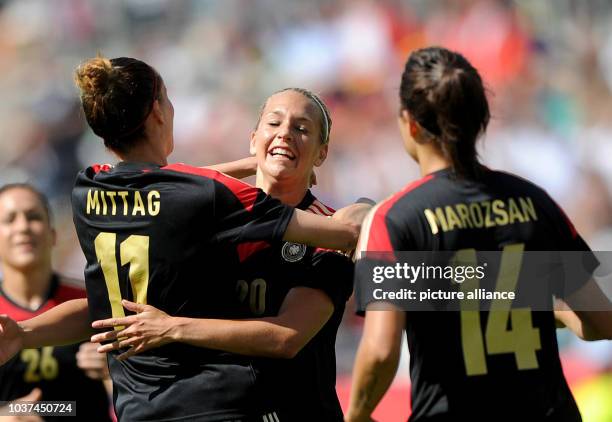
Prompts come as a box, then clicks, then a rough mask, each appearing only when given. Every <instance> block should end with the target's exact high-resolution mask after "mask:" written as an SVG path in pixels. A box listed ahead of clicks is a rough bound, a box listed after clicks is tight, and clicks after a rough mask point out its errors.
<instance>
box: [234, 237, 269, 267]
mask: <svg viewBox="0 0 612 422" xmlns="http://www.w3.org/2000/svg"><path fill="white" fill-rule="evenodd" d="M269 247H270V244H269V243H268V242H266V241H265V240H257V241H255V242H246V243H241V244H239V245H238V246H236V250H237V251H238V259H239V260H240V263H242V262H244V261H246V260H247V259H248V258H249V257H250V256H251V255H253V254H254V253H256V252H258V251H261V250H264V249H266V248H269Z"/></svg>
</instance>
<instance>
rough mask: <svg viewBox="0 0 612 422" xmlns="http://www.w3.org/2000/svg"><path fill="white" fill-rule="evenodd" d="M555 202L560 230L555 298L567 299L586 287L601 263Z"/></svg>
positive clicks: (554, 289)
mask: <svg viewBox="0 0 612 422" xmlns="http://www.w3.org/2000/svg"><path fill="white" fill-rule="evenodd" d="M552 202H553V206H554V211H555V218H556V220H557V221H556V222H555V224H556V226H557V227H558V229H559V248H558V250H559V255H558V259H559V262H560V265H559V266H558V267H557V270H558V271H557V273H556V275H555V278H556V280H555V281H554V287H553V292H554V294H555V296H558V297H562V298H564V297H567V296H569V295H571V294H572V293H574V292H575V291H577V290H579V289H580V288H581V287H582V286H584V285H585V284H586V283H587V282H588V281H589V280H590V279H591V278H592V277H593V273H594V272H595V270H596V269H597V267H599V265H600V262H599V260H598V259H597V257H596V256H595V254H594V253H593V252H592V251H591V248H590V247H589V245H588V244H587V243H586V242H585V241H584V239H583V238H582V236H580V234H578V232H577V231H576V229H575V227H574V225H573V224H572V222H571V221H570V219H569V218H568V217H567V215H566V214H565V212H564V211H563V209H562V208H561V207H560V206H559V205H557V204H556V203H554V201H552Z"/></svg>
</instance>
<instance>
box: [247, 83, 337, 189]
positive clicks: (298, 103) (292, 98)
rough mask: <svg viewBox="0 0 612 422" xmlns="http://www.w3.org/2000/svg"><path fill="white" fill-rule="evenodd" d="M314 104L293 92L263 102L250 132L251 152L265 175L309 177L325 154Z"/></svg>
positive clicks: (318, 114) (282, 93)
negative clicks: (257, 122)
mask: <svg viewBox="0 0 612 422" xmlns="http://www.w3.org/2000/svg"><path fill="white" fill-rule="evenodd" d="M317 107H318V106H317V105H316V104H314V103H313V102H312V100H310V99H309V98H308V97H306V96H305V95H303V94H301V93H299V92H296V91H283V92H280V93H277V94H275V95H273V96H271V97H270V98H268V101H267V102H266V104H265V107H264V109H263V111H262V114H261V119H260V121H259V125H258V126H257V129H256V130H255V131H254V132H253V133H252V134H251V154H255V156H256V157H257V165H258V167H259V169H260V170H261V171H262V173H263V175H264V176H265V177H271V178H273V179H275V180H278V179H288V178H291V179H296V182H298V181H304V180H310V175H311V173H312V168H313V166H320V165H321V164H322V163H323V161H324V160H325V157H326V156H327V145H322V144H321V121H320V119H321V113H320V111H319V110H318V109H317Z"/></svg>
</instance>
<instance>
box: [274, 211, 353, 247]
mask: <svg viewBox="0 0 612 422" xmlns="http://www.w3.org/2000/svg"><path fill="white" fill-rule="evenodd" d="M359 229H360V226H358V225H355V224H352V223H349V222H341V221H338V220H335V219H332V218H327V217H322V216H318V215H314V214H312V213H308V212H305V211H302V210H295V213H294V214H293V217H292V219H291V222H290V223H289V227H288V228H287V231H286V232H285V236H284V240H288V241H290V242H297V243H304V244H306V245H310V246H320V247H323V248H329V249H340V250H351V249H354V248H355V245H356V244H357V238H358V237H359Z"/></svg>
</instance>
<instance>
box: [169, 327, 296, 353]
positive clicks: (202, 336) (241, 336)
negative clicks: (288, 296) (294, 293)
mask: <svg viewBox="0 0 612 422" xmlns="http://www.w3.org/2000/svg"><path fill="white" fill-rule="evenodd" d="M274 322H275V321H274V318H267V319H259V320H216V319H194V318H174V321H173V329H172V330H171V332H172V334H171V335H172V339H173V340H174V341H178V342H181V343H186V344H191V345H192V346H197V347H204V348H208V349H217V350H224V351H226V352H230V353H236V354H241V355H247V356H264V357H273V358H279V357H289V356H287V349H288V348H290V347H288V345H287V343H288V342H290V341H291V338H292V337H293V335H294V334H295V332H294V330H292V329H291V328H288V327H283V326H279V325H277V324H275V323H274Z"/></svg>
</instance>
